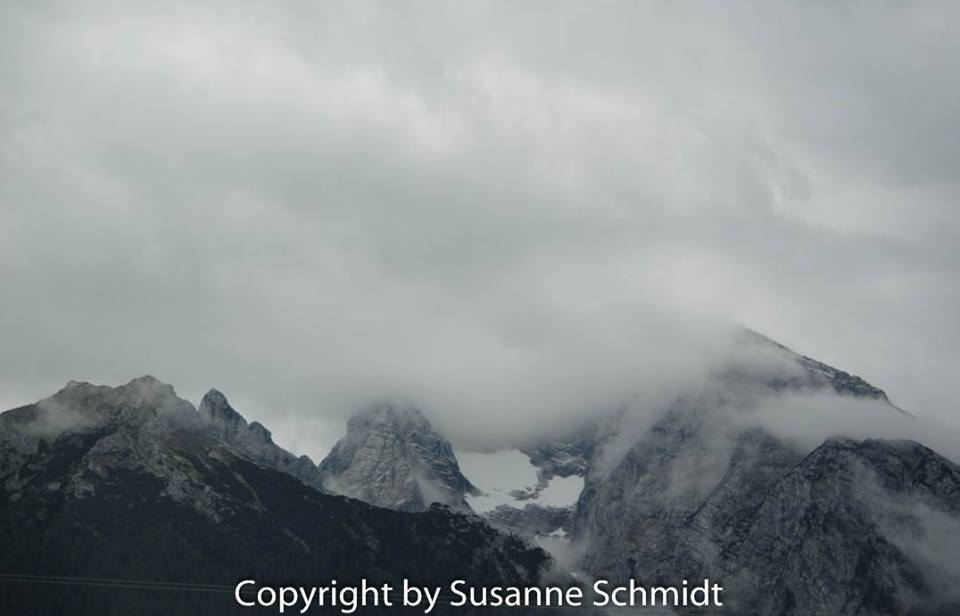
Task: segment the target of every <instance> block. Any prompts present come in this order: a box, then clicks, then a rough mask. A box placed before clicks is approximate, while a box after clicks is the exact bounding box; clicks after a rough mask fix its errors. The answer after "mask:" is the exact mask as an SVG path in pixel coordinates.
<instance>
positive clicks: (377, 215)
mask: <svg viewBox="0 0 960 616" xmlns="http://www.w3.org/2000/svg"><path fill="white" fill-rule="evenodd" d="M957 12H958V8H957V7H956V6H955V5H954V4H951V3H936V2H921V3H914V4H911V5H906V6H896V5H885V4H876V3H858V2H850V3H833V4H814V5H800V4H797V5H788V6H783V5H781V6H779V7H766V6H763V7H758V6H755V5H750V4H747V3H744V4H733V5H724V6H723V7H719V6H718V7H710V6H689V5H688V6H683V7H680V6H676V5H661V6H654V5H634V4H631V3H609V4H604V5H603V6H600V7H596V8H593V9H591V10H589V11H587V10H585V9H584V8H583V6H582V5H578V4H577V3H554V4H551V6H550V7H549V9H547V8H546V7H534V6H517V5H516V4H508V3H503V4H499V3H492V4H484V5H478V6H475V7H471V8H469V9H466V10H465V9H464V7H463V6H459V5H452V4H451V5H436V6H433V7H431V8H430V9H429V10H427V9H417V8H411V7H406V8H399V7H396V6H393V5H390V4H386V3H372V2H371V3H349V4H347V3H343V4H339V3H333V4H328V5H322V6H310V5H306V4H302V5H297V4H294V5H273V4H267V3H260V4H258V3H249V4H244V5H237V4H235V3H226V2H222V3H221V2H207V3H196V2H190V3H173V4H165V5H164V6H163V7H148V6H146V5H143V6H134V5H116V4H110V3H104V4H96V5H93V4H85V5H82V6H81V5H76V4H67V3H64V4H59V3H52V4H48V5H44V6H39V5H36V4H31V5H29V6H28V5H20V6H16V5H12V4H7V5H4V6H3V7H2V8H0V24H2V25H0V40H2V43H0V45H2V53H0V83H3V84H4V85H3V87H2V90H0V131H2V133H3V135H4V139H3V143H2V145H0V178H2V182H0V288H2V289H3V291H4V292H3V301H2V305H0V340H2V341H3V343H2V345H0V374H2V377H0V399H2V400H3V401H4V402H6V404H5V406H8V407H9V406H13V405H15V404H18V403H22V402H25V401H26V400H23V399H22V397H23V396H25V395H28V396H30V398H31V399H32V398H39V397H42V396H45V395H47V394H49V393H50V392H51V391H53V390H55V389H56V388H58V387H59V386H60V385H62V383H63V382H65V381H66V380H68V379H83V380H88V381H92V382H103V383H120V382H125V381H127V380H129V379H130V378H132V377H134V376H137V375H139V374H142V373H151V374H154V375H156V376H158V377H160V378H162V379H164V380H166V381H169V382H172V383H174V384H175V385H177V386H178V389H179V390H180V391H182V392H183V393H185V394H187V395H188V396H190V397H191V398H192V399H195V400H196V399H198V398H199V396H200V395H202V393H203V391H205V390H206V389H207V388H208V387H211V386H216V387H218V388H220V389H222V390H224V391H226V392H227V393H228V394H229V395H230V396H231V399H232V400H235V401H236V402H237V406H238V408H240V409H241V410H243V411H244V412H245V413H246V414H247V415H248V416H249V417H250V418H252V419H257V420H260V421H262V422H263V423H265V424H266V425H268V426H271V428H272V429H273V430H274V432H275V433H276V434H277V436H278V439H279V440H280V441H281V442H282V443H283V444H285V445H287V446H288V447H290V448H291V449H294V450H295V451H298V452H305V453H310V454H311V455H313V456H318V455H322V454H323V453H324V452H325V449H326V447H327V446H328V445H329V443H330V442H332V441H333V440H335V438H336V437H337V436H338V435H339V431H340V430H342V428H341V427H340V422H341V421H342V418H343V417H344V416H345V415H346V414H347V413H348V412H350V411H351V410H353V409H355V408H357V407H358V406H360V405H362V404H365V403H366V402H367V401H368V400H369V399H371V398H374V397H383V396H387V397H395V398H404V399H411V400H414V401H416V402H417V403H419V404H420V405H422V406H424V407H426V409H427V410H428V411H430V412H431V414H432V415H433V416H434V417H435V418H436V421H437V422H438V423H440V424H442V425H443V427H444V428H445V429H447V430H448V431H451V432H455V433H460V434H472V433H475V432H477V431H481V432H482V431H484V430H488V429H494V428H491V427H492V426H498V425H504V424H506V422H507V421H508V420H509V421H514V422H516V424H517V429H523V427H524V426H525V425H529V424H535V423H542V422H543V421H546V418H547V417H553V416H554V415H559V416H561V417H562V416H565V415H568V414H571V413H576V412H582V411H583V410H584V409H585V408H591V409H592V408H605V407H607V406H610V405H613V404H616V403H617V402H618V401H620V400H622V399H623V398H624V397H625V396H627V395H628V394H630V393H636V392H637V391H646V392H647V393H649V390H651V389H654V388H656V387H657V386H665V389H669V388H670V387H673V385H674V384H675V382H677V381H682V380H684V379H690V378H694V377H695V376H696V375H698V374H699V373H700V372H701V371H702V370H703V365H704V363H705V360H706V359H707V358H709V357H711V356H712V354H713V353H715V352H716V348H717V344H718V343H717V340H718V339H719V334H717V332H718V331H720V330H722V329H723V328H724V326H725V325H726V324H728V323H733V322H741V323H744V324H746V325H749V326H751V327H753V328H755V329H757V330H760V331H763V332H764V333H767V334H768V335H770V336H772V337H774V338H777V339H778V340H780V341H782V342H784V343H787V344H789V345H790V346H793V347H795V348H798V349H800V350H802V351H803V352H805V353H807V354H809V355H812V356H815V357H817V358H818V359H823V360H824V361H827V362H828V363H831V364H834V365H837V366H839V367H841V368H843V369H845V370H848V371H852V372H856V373H859V374H862V375H863V376H865V377H866V378H868V380H870V381H872V382H874V383H875V384H877V385H878V386H881V387H883V388H885V389H886V390H888V391H889V392H890V393H891V395H892V396H893V397H894V399H895V400H896V401H897V402H898V403H900V404H901V405H903V406H905V407H907V408H909V409H910V410H913V411H915V412H918V413H920V414H925V415H933V416H937V417H940V418H941V420H942V421H945V422H952V421H956V419H955V413H956V407H955V403H954V401H953V400H954V396H953V394H952V391H951V388H950V382H951V376H952V374H953V373H954V372H955V371H956V369H957V362H956V357H955V353H954V349H956V348H958V345H960V329H958V326H957V321H956V318H955V314H956V313H957V311H958V308H960V291H958V289H960V284H958V282H960V281H958V272H960V267H958V266H960V249H958V248H957V246H960V242H958V241H957V239H958V235H960V228H958V224H957V222H956V217H955V216H954V215H953V211H952V210H953V209H954V204H955V202H956V201H957V197H958V185H957V182H958V180H957V178H958V177H960V175H958V174H957V169H958V168H960V149H958V147H957V145H956V144H957V143H960V139H958V138H957V137H958V134H957V130H958V129H957V124H956V122H955V118H954V115H955V114H954V110H955V109H956V108H957V107H958V103H960V79H958V77H957V75H960V71H957V70H956V69H957V67H956V60H955V59H954V58H957V57H960V53H958V51H960V50H958V49H956V48H957V46H958V44H960V43H958V41H960V37H957V36H956V34H957V32H956V29H957V24H958V23H960V20H958V19H957V17H958V15H957ZM278 426H279V427H278ZM285 426H286V427H285ZM500 429H502V428H495V430H500ZM330 431H336V433H334V434H329V432H330ZM324 439H327V441H326V443H323V442H322V441H323V440H324Z"/></svg>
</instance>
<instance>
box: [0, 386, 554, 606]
mask: <svg viewBox="0 0 960 616" xmlns="http://www.w3.org/2000/svg"><path fill="white" fill-rule="evenodd" d="M256 426H257V424H251V425H246V422H245V421H244V420H243V419H242V417H240V416H239V415H238V414H237V413H236V412H235V411H233V410H232V409H231V408H230V406H229V404H227V403H226V400H225V399H224V398H223V397H222V396H220V395H218V394H216V393H211V394H210V395H208V396H207V397H206V398H205V403H204V404H203V405H202V412H197V410H195V409H194V408H193V407H192V405H190V404H189V403H188V402H186V401H184V400H181V399H180V398H178V397H177V396H176V394H175V393H174V391H173V388H172V387H170V386H169V385H164V384H163V383H160V382H159V381H157V380H156V379H152V378H142V379H137V380H135V381H132V382H131V383H129V384H127V385H124V386H122V387H116V388H110V387H98V386H93V385H88V384H82V383H71V384H70V385H68V386H67V387H66V388H64V389H63V390H62V391H60V392H58V393H57V394H56V395H54V396H52V397H50V398H47V399H45V400H43V401H41V402H38V403H36V404H32V405H28V406H24V407H20V408H17V409H14V410H11V411H7V412H5V413H2V414H0V572H17V573H38V574H43V575H47V576H51V575H54V576H80V577H84V578H105V579H107V578H109V579H123V580H148V581H154V582H157V581H166V582H193V583H203V584H212V585H220V586H222V587H224V588H226V589H227V591H226V592H190V591H182V592H181V591H173V590H163V591H160V590H149V589H144V588H142V587H141V588H139V589H131V588H126V589H117V588H104V587H98V586H71V585H45V584H28V583H12V582H10V581H0V583H2V584H3V587H2V592H0V613H4V614H26V613H30V614H64V613H70V614H77V615H80V616H83V615H85V614H139V613H156V614H234V613H237V606H236V604H235V603H234V601H233V597H232V593H231V592H230V591H229V589H230V588H232V586H233V584H235V583H236V581H237V580H238V579H247V578H249V579H258V580H263V581H271V582H274V583H276V582H283V583H288V584H305V585H316V584H317V583H320V582H324V581H326V580H330V579H337V580H339V581H341V582H342V583H346V582H351V581H352V582H357V581H359V580H360V578H367V579H370V580H377V581H380V582H393V583H398V582H399V581H400V580H401V579H402V578H403V577H407V576H409V574H410V572H413V571H415V572H416V576H417V580H418V582H419V583H422V584H437V585H444V584H447V583H449V581H450V580H452V579H455V578H458V577H459V578H466V579H470V580H472V581H476V582H477V583H478V584H521V585H523V584H530V583H535V582H536V581H537V580H538V578H539V576H540V574H541V571H542V570H543V569H544V567H545V566H546V565H547V564H548V559H547V556H546V555H545V554H544V553H543V552H542V551H540V550H538V549H534V548H530V547H529V546H528V545H526V544H525V543H523V542H522V541H520V540H518V539H516V538H514V537H510V536H506V535H502V534H500V533H498V532H496V531H494V530H493V529H491V528H490V527H489V526H488V525H486V524H484V523H483V522H481V521H480V520H478V519H476V518H474V517H471V516H465V515H460V514H458V513H455V512H452V511H450V510H449V509H445V508H442V507H438V508H432V509H430V510H428V511H426V512H424V513H418V514H412V513H401V512H396V511H389V510H386V509H380V508H376V507H372V506H370V505H368V504H366V503H362V502H359V501H356V500H351V499H346V498H343V497H339V496H332V495H329V494H325V493H322V492H320V491H318V490H316V489H314V488H312V487H310V486H309V485H307V483H305V482H303V481H301V480H300V479H298V476H300V475H298V472H297V471H296V469H295V468H294V472H289V471H281V470H278V468H277V467H278V466H281V467H286V466H289V465H288V462H290V459H291V457H292V456H291V457H288V456H290V454H286V455H284V453H285V452H284V453H280V452H282V450H280V452H278V451H277V450H279V448H277V447H276V445H272V442H270V441H269V438H268V436H269V433H267V432H266V431H265V430H264V429H262V428H257V427H256ZM274 448H276V449H274ZM278 460H279V461H280V462H279V463H278V462H277V461H278ZM293 460H294V461H296V460H297V459H296V458H293ZM294 466H295V465H294ZM291 468H292V467H291Z"/></svg>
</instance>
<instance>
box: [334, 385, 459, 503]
mask: <svg viewBox="0 0 960 616" xmlns="http://www.w3.org/2000/svg"><path fill="white" fill-rule="evenodd" d="M320 472H321V473H322V475H323V479H324V486H325V487H326V488H328V489H330V490H332V491H334V492H339V493H341V494H344V495H346V496H351V497H353V498H358V499H360V500H364V501H367V502H368V503H371V504H373V505H377V506H379V507H386V508H389V509H400V510H405V511H423V510H425V509H427V508H428V507H429V506H430V504H432V503H435V502H439V503H442V504H446V505H451V506H453V507H456V508H460V509H466V508H467V504H466V501H465V500H464V494H466V493H468V492H472V491H473V490H475V489H476V488H474V486H473V484H471V483H470V481H468V480H467V478H466V477H464V476H463V474H462V473H461V472H460V465H459V463H458V462H457V459H456V456H455V455H454V453H453V448H452V447H451V446H450V443H449V442H448V441H447V440H446V439H444V438H443V437H442V436H440V435H439V434H437V433H436V432H435V431H434V430H433V427H432V426H431V425H430V421H429V420H428V419H427V418H426V417H425V416H424V415H423V413H422V412H421V411H420V410H419V409H417V408H415V407H411V406H396V405H392V404H386V405H382V406H377V407H371V408H368V409H365V410H363V411H361V412H359V413H357V414H355V415H354V416H353V417H351V418H350V421H349V422H348V423H347V434H346V436H344V437H343V438H342V439H340V440H339V441H338V442H337V444H336V445H335V446H334V447H333V449H332V450H331V451H330V454H329V455H327V457H326V458H324V460H323V461H322V462H321V463H320Z"/></svg>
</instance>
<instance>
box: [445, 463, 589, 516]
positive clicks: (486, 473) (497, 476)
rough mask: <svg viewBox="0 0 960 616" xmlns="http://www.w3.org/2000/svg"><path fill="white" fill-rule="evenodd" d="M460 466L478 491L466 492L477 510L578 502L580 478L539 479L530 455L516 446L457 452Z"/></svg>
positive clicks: (482, 511) (581, 486)
mask: <svg viewBox="0 0 960 616" xmlns="http://www.w3.org/2000/svg"><path fill="white" fill-rule="evenodd" d="M456 455H457V459H458V460H459V461H460V468H461V470H463V472H464V474H465V475H466V476H467V477H469V478H470V480H471V481H472V482H473V484H474V485H475V486H477V489H478V493H477V494H475V495H468V496H467V503H469V505H470V507H471V508H472V509H473V510H474V511H476V512H477V513H488V512H491V511H493V510H494V509H496V508H497V507H500V506H509V507H523V506H524V505H528V504H533V505H540V506H543V507H569V506H571V505H573V504H574V503H576V502H577V498H579V496H580V491H581V490H582V489H583V478H582V477H577V476H575V475H572V476H569V477H554V478H552V479H549V480H546V482H544V481H542V480H541V479H540V478H539V476H538V472H537V471H538V469H537V467H535V466H534V465H533V464H532V463H531V462H530V458H529V457H528V456H527V455H526V454H524V453H522V452H520V451H517V450H515V449H506V450H502V451H496V452H492V453H480V452H473V451H458V452H456Z"/></svg>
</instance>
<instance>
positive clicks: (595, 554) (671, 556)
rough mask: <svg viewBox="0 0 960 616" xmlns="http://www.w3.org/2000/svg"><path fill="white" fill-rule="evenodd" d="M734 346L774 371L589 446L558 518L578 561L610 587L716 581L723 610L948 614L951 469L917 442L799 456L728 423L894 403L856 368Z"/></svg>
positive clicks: (736, 371)
mask: <svg viewBox="0 0 960 616" xmlns="http://www.w3.org/2000/svg"><path fill="white" fill-rule="evenodd" d="M746 340H747V344H751V345H759V346H760V347H761V348H760V349H759V350H760V351H762V352H763V353H766V354H772V355H773V356H774V359H775V360H776V361H774V362H773V364H772V365H773V366H775V367H774V368H773V369H770V365H771V364H770V363H769V362H765V363H764V366H765V368H764V369H762V370H761V369H758V368H755V367H752V365H751V364H749V363H747V364H741V365H734V366H732V367H726V368H725V369H723V370H721V371H718V372H717V374H716V375H715V376H714V378H713V379H711V381H710V383H708V384H707V385H706V386H705V387H704V388H703V390H702V391H700V392H698V393H697V394H696V395H691V396H689V397H686V398H682V399H679V400H677V401H676V402H675V403H674V404H673V405H671V406H670V408H669V409H667V410H666V411H665V412H664V413H663V414H662V416H661V418H660V419H659V420H657V421H655V422H654V423H653V424H652V427H650V428H648V429H646V430H644V431H641V432H640V433H639V434H633V435H626V434H620V435H618V436H617V437H616V438H614V439H607V440H604V439H601V440H600V441H598V445H597V446H596V449H597V451H596V452H595V453H594V456H593V458H592V459H591V461H590V464H589V468H588V470H587V473H586V483H585V487H584V491H583V493H582V494H581V497H580V499H579V501H578V503H577V506H576V508H575V510H574V513H573V514H572V517H571V520H570V522H569V523H568V524H569V526H570V528H571V529H572V534H573V536H574V538H575V540H576V541H579V542H580V543H581V544H582V545H583V547H584V556H583V558H582V560H581V563H580V565H581V567H582V568H583V569H584V570H585V571H586V572H588V573H589V574H591V575H594V576H597V577H603V578H607V579H610V580H611V581H615V582H625V581H626V580H628V579H631V578H636V579H640V580H642V581H644V583H647V584H675V583H677V581H678V580H682V579H703V578H705V577H709V578H712V579H717V580H722V581H723V582H724V585H725V587H726V592H725V594H724V596H725V598H726V600H727V601H726V607H728V608H730V609H738V610H744V611H745V613H750V614H758V615H771V616H772V615H774V614H780V613H790V612H804V613H805V612H810V613H831V614H864V615H874V616H883V615H886V614H908V613H913V614H920V613H931V614H933V613H938V614H939V613H942V614H948V613H951V614H952V613H960V604H958V603H956V600H957V598H958V595H957V594H952V593H953V591H952V590H951V589H953V588H957V587H958V584H960V567H958V566H957V565H956V559H957V557H960V469H958V467H957V466H956V465H955V464H953V463H952V462H950V461H948V460H946V459H945V458H943V457H941V456H939V455H937V454H936V453H934V452H933V451H931V450H929V449H927V448H925V447H923V446H921V445H918V444H916V443H911V442H903V441H897V442H889V441H864V442H862V443H861V442H856V441H852V440H847V439H830V440H827V441H826V442H824V443H823V444H822V445H820V446H819V447H817V448H816V449H815V450H814V451H812V452H811V451H808V450H803V449H801V448H800V447H799V445H795V444H793V443H788V442H786V441H784V440H782V439H781V438H778V437H777V436H775V435H774V434H772V433H770V432H768V431H767V430H766V429H765V428H764V427H763V426H762V425H757V424H753V423H751V422H749V421H741V419H742V415H743V414H748V413H749V409H750V408H751V406H752V405H755V404H756V403H757V401H758V400H774V401H776V400H778V399H779V398H777V397H776V396H778V395H780V394H783V393H784V392H788V393H794V394H796V393H800V392H806V393H816V392H827V393H829V394H831V395H833V394H837V395H839V397H838V398H836V399H837V400H842V399H843V397H852V398H856V399H861V400H870V401H875V402H876V411H877V412H878V413H902V411H900V410H899V409H897V408H896V407H894V406H893V405H892V404H890V403H889V401H888V400H887V397H886V395H885V394H884V393H883V392H882V391H881V390H879V389H877V388H876V387H873V386H871V385H869V384H868V383H866V382H865V381H863V380H862V379H859V378H858V377H855V376H852V375H849V374H847V373H845V372H842V371H840V370H836V369H834V368H830V367H829V366H826V365H824V364H821V363H819V362H816V361H814V360H811V359H809V358H806V357H802V356H799V355H796V354H793V353H792V352H790V351H789V350H788V349H785V348H784V347H782V346H780V345H776V344H775V343H772V342H770V341H767V340H766V339H764V338H762V337H760V336H758V335H755V334H752V333H751V334H749V335H748V336H747V338H746ZM768 359H769V358H768ZM938 610H940V611H938Z"/></svg>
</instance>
